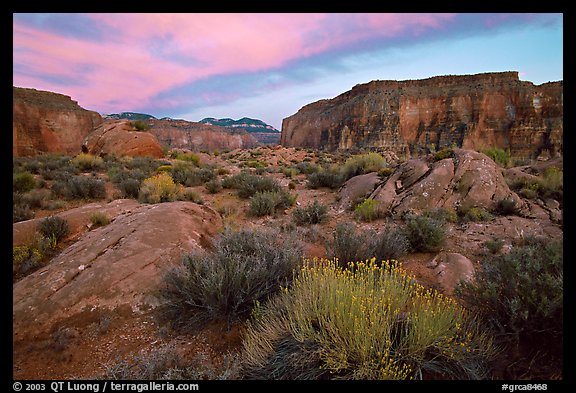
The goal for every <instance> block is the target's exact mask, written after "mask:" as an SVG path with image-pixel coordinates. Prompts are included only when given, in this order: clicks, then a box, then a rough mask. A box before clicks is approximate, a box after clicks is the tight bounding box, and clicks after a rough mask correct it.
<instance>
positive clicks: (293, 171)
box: [281, 167, 300, 179]
mask: <svg viewBox="0 0 576 393" xmlns="http://www.w3.org/2000/svg"><path fill="white" fill-rule="evenodd" d="M281 172H282V174H283V175H284V176H286V177H287V178H289V179H291V178H292V177H294V176H296V175H297V174H299V173H300V171H299V170H298V169H296V168H285V167H283V168H282V169H281Z"/></svg>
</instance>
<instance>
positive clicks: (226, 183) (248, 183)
mask: <svg viewBox="0 0 576 393" xmlns="http://www.w3.org/2000/svg"><path fill="white" fill-rule="evenodd" d="M222 187H224V188H232V189H236V190H237V193H238V196H239V197H240V198H245V199H247V198H250V197H252V196H254V195H255V194H256V193H258V192H266V191H268V192H274V191H280V189H281V187H280V184H278V182H277V181H276V180H275V179H273V178H271V177H266V176H260V175H253V174H251V173H248V172H240V173H239V174H237V175H233V176H227V177H225V178H224V179H223V180H222Z"/></svg>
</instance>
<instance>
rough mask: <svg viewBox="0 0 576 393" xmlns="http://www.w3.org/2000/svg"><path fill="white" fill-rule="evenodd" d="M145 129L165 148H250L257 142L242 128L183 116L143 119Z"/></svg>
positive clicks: (209, 149)
mask: <svg viewBox="0 0 576 393" xmlns="http://www.w3.org/2000/svg"><path fill="white" fill-rule="evenodd" d="M146 123H148V124H149V125H150V129H149V130H148V132H150V133H151V134H153V135H155V136H156V138H158V141H159V142H160V143H161V144H162V145H164V146H167V147H169V148H174V149H188V150H192V151H201V150H206V151H210V152H212V151H216V150H218V151H222V150H234V149H251V148H253V147H256V146H259V145H260V143H259V142H258V141H257V140H256V139H255V138H254V137H253V136H252V135H251V134H249V133H248V132H246V131H244V130H231V129H228V128H225V127H220V126H215V125H211V124H204V123H197V122H192V121H186V120H172V119H171V120H154V119H150V120H147V121H146Z"/></svg>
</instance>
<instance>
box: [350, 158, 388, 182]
mask: <svg viewBox="0 0 576 393" xmlns="http://www.w3.org/2000/svg"><path fill="white" fill-rule="evenodd" d="M386 166H387V163H386V160H385V159H384V157H382V156H381V155H380V154H378V153H374V152H370V153H366V154H357V155H354V156H352V157H350V158H348V159H347V160H346V162H345V163H344V166H343V167H342V175H343V176H344V179H345V180H348V179H350V178H352V177H354V176H358V175H363V174H365V173H369V172H378V171H380V170H382V169H384V168H386Z"/></svg>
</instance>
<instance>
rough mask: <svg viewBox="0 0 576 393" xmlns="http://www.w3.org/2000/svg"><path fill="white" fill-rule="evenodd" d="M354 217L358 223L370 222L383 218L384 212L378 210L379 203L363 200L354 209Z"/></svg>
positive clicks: (373, 200) (372, 200)
mask: <svg viewBox="0 0 576 393" xmlns="http://www.w3.org/2000/svg"><path fill="white" fill-rule="evenodd" d="M354 215H355V216H356V218H357V219H359V220H360V221H364V222H370V221H374V220H376V219H378V218H382V217H384V212H383V211H382V210H381V209H380V202H379V201H377V200H375V199H365V200H364V201H363V202H360V203H359V204H357V205H356V206H355V207H354Z"/></svg>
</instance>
